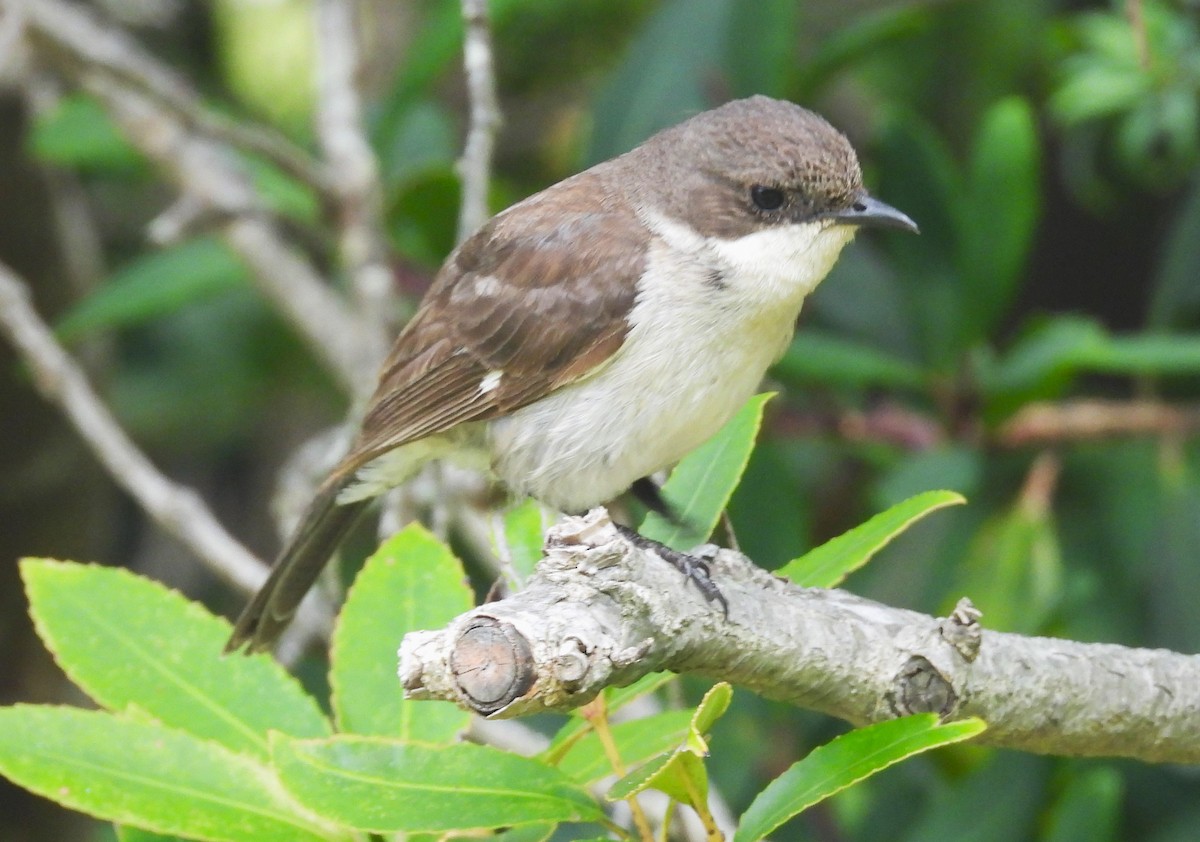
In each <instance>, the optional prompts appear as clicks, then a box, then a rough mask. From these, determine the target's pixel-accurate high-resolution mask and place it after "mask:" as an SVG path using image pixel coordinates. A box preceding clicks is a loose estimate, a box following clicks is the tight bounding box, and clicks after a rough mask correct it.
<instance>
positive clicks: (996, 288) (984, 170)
mask: <svg viewBox="0 0 1200 842" xmlns="http://www.w3.org/2000/svg"><path fill="white" fill-rule="evenodd" d="M1039 169H1040V149H1039V147H1038V137H1037V126H1036V122H1035V119H1034V114H1033V109H1032V108H1031V107H1030V106H1029V103H1028V102H1026V101H1025V100H1024V99H1022V98H1021V97H1017V96H1012V97H1007V98H1005V99H1002V100H1000V101H999V102H997V103H996V104H995V105H993V106H992V107H991V108H989V109H988V111H987V113H986V114H985V115H984V117H983V124H982V125H981V126H980V129H979V134H978V136H977V137H976V139H975V144H974V147H973V148H972V150H971V160H970V166H969V169H968V177H967V194H968V197H969V198H968V201H969V202H970V204H971V206H972V207H976V208H983V207H986V208H987V209H988V212H987V213H986V214H973V215H965V216H964V217H963V243H962V251H961V259H960V267H961V270H962V274H963V280H964V282H965V284H966V289H967V291H968V292H969V294H968V295H967V296H966V297H965V299H964V300H965V302H966V304H967V308H966V312H965V313H964V316H965V317H966V318H969V319H970V320H971V323H972V324H971V327H970V328H969V330H968V333H970V334H971V335H972V336H973V338H974V339H976V340H983V339H985V338H986V337H987V336H988V335H989V334H990V333H991V331H992V330H993V329H994V328H995V326H996V323H997V322H998V321H999V320H1000V319H1002V318H1003V317H1004V315H1005V314H1006V313H1007V312H1008V309H1009V306H1010V305H1011V304H1012V300H1013V297H1014V295H1015V294H1016V292H1017V290H1018V288H1019V281H1020V279H1021V276H1022V273H1023V271H1024V267H1025V264H1026V261H1027V259H1028V257H1029V250H1030V247H1031V246H1032V243H1033V234H1034V230H1035V227H1036V224H1037V219H1038V211H1039V195H1040V194H1039V183H1038V175H1039Z"/></svg>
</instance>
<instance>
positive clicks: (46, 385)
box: [0, 264, 330, 634]
mask: <svg viewBox="0 0 1200 842" xmlns="http://www.w3.org/2000/svg"><path fill="white" fill-rule="evenodd" d="M0 332H2V333H3V334H4V335H5V336H6V337H7V338H8V340H9V341H10V342H11V343H12V345H13V347H14V348H15V349H16V351H17V353H18V354H19V355H20V356H21V358H22V359H23V360H24V361H25V362H26V364H28V366H29V370H30V372H31V373H32V375H33V382H34V385H35V386H36V387H37V390H38V392H39V393H40V394H41V395H42V397H44V398H45V399H46V400H48V401H50V402H51V403H53V404H54V405H56V406H58V407H59V408H60V409H61V410H62V411H63V414H64V415H66V417H67V419H68V420H69V421H70V422H71V424H72V425H73V426H74V427H75V429H76V430H77V431H78V433H79V435H80V437H81V438H82V439H83V440H84V442H86V443H87V445H88V447H89V448H91V450H92V452H93V453H95V454H96V457H97V458H98V459H99V460H100V462H101V463H102V464H103V465H104V467H105V468H106V469H107V470H108V472H109V474H111V475H112V477H113V479H114V480H116V482H117V483H118V484H119V485H120V486H121V487H122V488H124V489H125V490H126V491H127V492H129V494H130V495H131V496H132V497H133V498H134V499H135V500H136V501H137V502H138V504H139V505H140V506H141V507H142V508H143V509H144V510H145V511H146V512H147V514H149V515H150V517H151V518H153V519H154V521H155V522H156V523H158V525H159V526H161V527H162V528H163V529H164V530H165V531H166V532H168V533H170V534H171V535H174V536H175V537H176V538H177V539H178V540H179V541H180V542H181V543H182V544H184V545H185V546H186V547H187V548H188V549H190V550H191V551H192V552H193V553H195V554H196V555H197V556H198V557H199V558H200V559H201V560H202V561H203V562H204V563H205V564H206V565H207V566H208V567H210V568H211V569H212V570H213V571H214V572H216V573H217V575H219V576H220V577H221V578H223V579H224V580H225V581H227V582H229V583H230V584H231V585H233V586H234V587H235V588H237V589H238V590H240V591H244V592H247V593H250V592H253V591H254V590H256V589H257V588H258V587H259V585H261V584H262V582H263V580H264V579H265V578H266V575H267V574H266V566H265V565H264V564H263V563H262V562H261V561H259V559H258V558H256V557H255V556H254V555H253V554H252V553H251V552H250V551H249V550H247V549H246V548H245V547H243V546H242V545H241V544H240V543H238V541H237V540H235V539H234V538H233V537H232V536H231V535H230V534H229V533H228V532H226V531H225V528H224V527H223V526H221V524H220V522H219V521H218V520H217V519H216V517H214V516H213V514H212V512H211V511H210V510H209V508H208V507H207V506H206V505H205V504H204V501H203V500H202V499H201V498H200V496H199V495H198V494H196V492H195V491H193V490H192V489H190V488H187V487H185V486H182V485H179V484H177V483H174V482H172V481H171V480H169V479H168V478H167V477H165V476H163V475H162V474H161V473H160V472H159V471H158V469H157V468H155V467H154V464H153V463H152V462H151V461H150V460H149V459H148V458H147V457H146V455H145V454H144V453H142V452H141V451H140V450H139V449H138V448H137V446H136V445H135V444H134V443H133V442H132V441H131V440H130V439H129V436H128V435H126V433H125V431H124V430H123V429H122V428H121V425H120V424H119V423H118V422H117V420H116V419H115V418H114V417H113V416H112V413H111V412H109V411H108V409H107V407H105V406H104V403H103V402H102V401H101V400H100V398H99V397H98V396H97V395H96V393H95V392H94V391H93V390H92V387H91V386H90V385H89V383H88V381H87V378H86V377H85V376H84V374H83V371H82V370H81V369H80V368H79V366H78V365H76V363H75V361H74V360H72V359H71V357H70V355H69V354H68V353H67V352H66V351H65V350H64V349H63V347H62V346H61V345H59V344H58V342H57V341H56V340H55V338H54V334H53V332H52V331H51V330H50V328H49V327H48V326H47V325H46V323H45V322H44V321H42V319H41V317H39V316H38V314H37V312H36V311H35V310H34V308H33V305H32V303H31V301H30V295H29V288H28V285H27V284H26V283H25V282H24V280H22V279H21V278H20V277H18V276H17V275H16V274H15V273H14V272H13V271H12V270H11V269H9V268H8V267H7V266H4V265H3V264H0ZM302 614H303V615H304V617H303V620H302V623H303V625H304V627H305V629H306V630H307V632H308V634H313V633H315V632H316V631H317V630H318V629H325V628H328V624H329V619H330V618H329V609H328V608H327V607H325V606H323V605H321V604H320V603H319V602H312V603H310V604H309V605H308V606H307V607H306V609H305V610H304V611H303V612H302Z"/></svg>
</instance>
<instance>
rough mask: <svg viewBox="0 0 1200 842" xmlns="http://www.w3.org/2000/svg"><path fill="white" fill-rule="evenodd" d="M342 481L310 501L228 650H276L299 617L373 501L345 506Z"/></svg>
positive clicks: (247, 608) (359, 501)
mask: <svg viewBox="0 0 1200 842" xmlns="http://www.w3.org/2000/svg"><path fill="white" fill-rule="evenodd" d="M339 491H341V484H340V483H329V484H327V486H326V487H325V488H323V489H321V491H319V492H318V493H317V495H316V497H314V498H313V501H312V502H311V503H309V505H308V508H307V509H306V510H305V512H304V515H303V516H302V517H301V519H300V526H299V528H298V529H297V530H296V533H295V535H294V536H293V537H292V539H291V541H289V542H288V544H287V546H285V547H284V548H283V551H282V552H281V553H280V554H279V557H278V558H277V559H276V560H275V565H274V566H273V567H272V568H271V574H270V575H269V576H268V577H267V581H266V582H264V583H263V586H262V587H261V588H259V590H258V593H256V594H255V595H254V598H253V599H252V600H251V601H250V604H249V605H247V606H246V608H245V610H243V611H242V614H241V616H240V617H238V620H237V623H235V624H234V627H233V634H232V635H230V637H229V642H228V643H226V644H225V651H226V652H235V651H237V650H238V649H241V648H242V647H243V646H245V647H247V648H248V649H249V651H251V652H258V651H261V650H264V649H270V648H271V647H273V646H274V645H275V644H276V643H277V642H278V641H279V637H280V635H282V634H283V630H284V629H285V628H287V626H288V624H289V623H290V622H291V621H292V617H293V616H295V614H296V609H297V608H298V607H299V606H300V602H301V601H302V600H303V599H304V595H305V594H307V593H308V591H309V588H311V587H312V586H313V583H314V582H316V580H317V576H319V575H320V573H321V570H322V568H324V567H325V564H326V563H327V562H328V561H329V557H330V556H332V555H333V552H334V550H336V549H337V546H338V544H339V543H341V541H342V539H343V538H345V537H346V534H347V533H348V532H350V530H351V529H353V528H354V524H356V523H357V522H358V519H359V518H360V517H361V516H362V513H363V511H364V510H365V509H366V508H367V505H368V504H369V503H370V500H369V499H367V500H357V501H354V502H350V503H346V504H342V505H339V504H338V502H337V496H338V492H339Z"/></svg>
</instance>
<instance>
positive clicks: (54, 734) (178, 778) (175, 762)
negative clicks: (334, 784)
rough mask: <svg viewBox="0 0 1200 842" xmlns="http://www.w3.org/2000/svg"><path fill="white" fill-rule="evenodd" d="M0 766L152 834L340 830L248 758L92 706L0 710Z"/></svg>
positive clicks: (73, 804) (250, 841)
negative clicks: (325, 823) (320, 819)
mask: <svg viewBox="0 0 1200 842" xmlns="http://www.w3.org/2000/svg"><path fill="white" fill-rule="evenodd" d="M97 598H99V597H97ZM0 773H2V774H4V776H5V777H7V778H9V779H10V780H12V781H13V782H14V783H16V784H18V785H20V786H23V787H25V788H26V789H29V790H30V791H32V792H35V793H37V794H38V795H41V796H44V797H45V798H49V799H51V800H52V801H56V802H58V803H59V804H62V805H63V806H64V807H68V808H70V809H72V810H79V811H81V812H85V813H88V814H90V815H93V816H96V817H97V818H101V819H105V820H108V821H114V822H121V823H123V824H128V825H133V826H136V827H141V828H145V829H147V830H150V831H153V832H155V833H166V834H173V835H177V836H184V837H187V838H189V839H207V840H222V842H243V840H244V842H269V841H270V840H280V842H293V841H295V842H299V841H300V840H318V839H334V838H343V837H342V836H341V835H339V834H336V833H334V832H332V831H331V829H329V828H327V827H322V826H321V825H319V824H318V823H317V822H316V820H315V819H313V818H310V817H308V816H307V815H306V814H305V813H304V812H303V811H302V810H300V809H299V808H298V807H297V806H296V805H295V804H292V803H290V802H289V801H288V800H287V799H286V797H285V796H283V795H282V793H281V791H280V788H279V786H278V784H277V783H275V782H274V781H273V780H272V776H271V773H270V770H268V769H267V768H266V767H264V766H261V765H259V764H258V763H256V762H255V761H253V760H251V759H250V758H249V757H246V756H245V755H242V754H237V753H235V752H232V751H230V750H228V749H226V748H222V747H221V746H218V745H217V744H215V743H211V742H207V741H205V740H199V739H196V738H195V737H193V736H190V735H188V734H185V733H182V732H180V731H176V730H174V729H172V728H167V727H165V726H162V725H159V724H155V723H148V722H135V721H132V720H130V719H126V718H124V717H121V716H114V715H113V714H109V713H104V712H101V711H85V710H77V709H74V708H65V707H64V708H56V707H42V706H35V705H18V706H16V707H10V708H0Z"/></svg>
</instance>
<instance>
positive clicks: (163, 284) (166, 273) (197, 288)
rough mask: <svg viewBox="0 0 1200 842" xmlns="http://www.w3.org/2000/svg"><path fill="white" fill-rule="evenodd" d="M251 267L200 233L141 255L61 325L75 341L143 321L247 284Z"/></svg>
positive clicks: (61, 330)
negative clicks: (94, 333)
mask: <svg viewBox="0 0 1200 842" xmlns="http://www.w3.org/2000/svg"><path fill="white" fill-rule="evenodd" d="M247 277H248V276H247V273H246V268H245V267H244V266H243V265H242V264H241V263H240V262H239V261H238V259H237V258H236V257H234V256H233V253H232V252H230V251H229V249H228V248H227V247H226V246H225V245H224V244H223V243H221V242H219V241H217V240H215V239H213V238H212V237H200V238H198V239H195V240H190V241H188V242H186V243H182V244H180V245H177V246H172V247H171V248H168V249H165V250H163V251H160V252H152V253H150V254H147V255H143V256H142V257H139V258H138V259H136V260H135V261H133V262H132V263H129V264H127V265H125V266H124V267H122V268H121V269H119V270H117V271H116V272H114V273H113V274H112V275H111V276H109V278H108V280H107V281H106V282H105V283H104V284H103V285H102V286H100V287H99V288H98V289H97V290H96V291H95V292H94V293H92V294H91V295H90V296H88V297H87V298H85V299H83V300H82V301H81V302H79V303H78V304H77V305H75V306H74V307H73V308H72V309H71V310H70V311H69V312H68V313H67V314H66V315H65V316H64V317H63V318H62V319H61V320H60V321H59V323H58V335H59V337H60V338H62V339H63V340H64V341H70V340H73V339H77V338H79V337H81V336H84V335H86V334H88V333H92V332H94V331H97V330H107V329H111V328H118V327H127V326H129V325H137V324H142V323H144V322H148V321H150V320H151V319H155V318H158V317H159V316H163V315H166V314H168V313H173V312H175V311H176V310H179V309H180V308H182V307H184V306H186V305H188V304H192V303H194V302H196V301H201V300H206V299H209V298H212V297H214V296H217V295H220V294H221V293H223V292H226V291H228V290H231V289H236V288H238V287H241V286H245V285H246V283H247Z"/></svg>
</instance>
